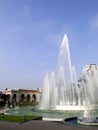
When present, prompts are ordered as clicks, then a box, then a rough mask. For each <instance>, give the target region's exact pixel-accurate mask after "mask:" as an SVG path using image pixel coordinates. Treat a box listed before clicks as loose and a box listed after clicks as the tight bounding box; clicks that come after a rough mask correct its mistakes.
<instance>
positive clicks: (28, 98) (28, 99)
mask: <svg viewBox="0 0 98 130" xmlns="http://www.w3.org/2000/svg"><path fill="white" fill-rule="evenodd" d="M26 98H27V102H29V101H30V94H27V97H26Z"/></svg>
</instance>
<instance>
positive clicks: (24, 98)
mask: <svg viewBox="0 0 98 130" xmlns="http://www.w3.org/2000/svg"><path fill="white" fill-rule="evenodd" d="M5 94H6V95H7V97H8V101H9V102H10V103H11V102H16V103H18V102H36V103H39V102H40V96H41V91H40V90H39V89H36V90H29V89H7V90H6V92H5Z"/></svg>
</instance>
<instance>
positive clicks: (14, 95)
mask: <svg viewBox="0 0 98 130" xmlns="http://www.w3.org/2000/svg"><path fill="white" fill-rule="evenodd" d="M12 102H16V94H13V97H12Z"/></svg>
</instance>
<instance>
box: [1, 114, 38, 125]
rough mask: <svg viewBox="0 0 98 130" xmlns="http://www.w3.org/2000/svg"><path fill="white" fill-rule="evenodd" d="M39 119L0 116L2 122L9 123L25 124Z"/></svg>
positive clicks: (33, 117) (35, 117)
mask: <svg viewBox="0 0 98 130" xmlns="http://www.w3.org/2000/svg"><path fill="white" fill-rule="evenodd" d="M37 118H40V117H38V116H13V115H4V114H0V120H2V121H9V122H19V123H21V122H25V121H30V120H34V119H37Z"/></svg>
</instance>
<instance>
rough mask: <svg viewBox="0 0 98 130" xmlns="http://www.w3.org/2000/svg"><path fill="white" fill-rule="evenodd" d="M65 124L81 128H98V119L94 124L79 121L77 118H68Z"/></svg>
mask: <svg viewBox="0 0 98 130" xmlns="http://www.w3.org/2000/svg"><path fill="white" fill-rule="evenodd" d="M63 123H64V124H68V125H74V126H81V127H97V126H98V118H96V120H95V121H93V122H86V121H84V120H82V119H78V118H77V117H71V118H66V119H64V120H63Z"/></svg>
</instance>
